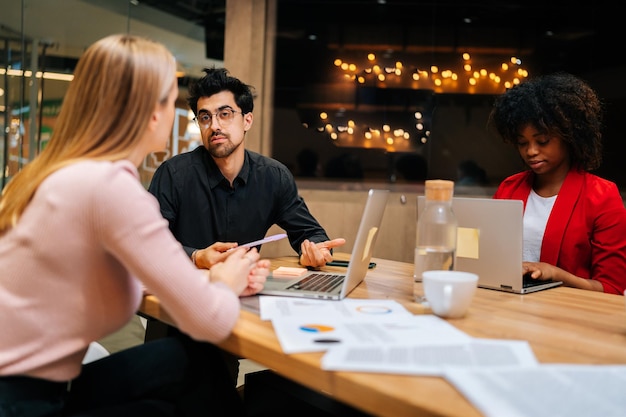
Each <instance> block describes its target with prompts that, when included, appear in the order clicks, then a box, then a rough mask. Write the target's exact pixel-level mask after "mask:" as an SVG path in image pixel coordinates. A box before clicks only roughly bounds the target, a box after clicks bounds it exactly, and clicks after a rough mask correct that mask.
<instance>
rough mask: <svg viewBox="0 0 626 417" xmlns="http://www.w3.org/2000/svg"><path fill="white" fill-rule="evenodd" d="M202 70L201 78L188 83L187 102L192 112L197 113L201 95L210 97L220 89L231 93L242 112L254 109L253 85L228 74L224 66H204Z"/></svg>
mask: <svg viewBox="0 0 626 417" xmlns="http://www.w3.org/2000/svg"><path fill="white" fill-rule="evenodd" d="M204 72H205V75H204V76H203V77H202V78H200V79H199V80H198V81H196V82H194V83H191V84H190V85H189V96H188V97H187V103H188V104H189V107H190V108H191V111H193V114H195V115H196V116H197V115H198V113H197V111H198V100H199V99H200V98H201V97H210V96H212V95H213V94H217V93H219V92H222V91H230V92H232V93H233V95H234V96H235V103H237V106H239V108H240V109H241V111H242V113H243V114H246V113H250V112H251V111H252V110H253V109H254V94H253V90H254V87H252V86H250V85H247V84H245V83H243V82H242V81H241V80H239V79H238V78H235V77H233V76H231V75H229V73H228V70H227V69H226V68H215V67H213V68H205V69H204Z"/></svg>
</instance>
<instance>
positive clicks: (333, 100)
mask: <svg viewBox="0 0 626 417" xmlns="http://www.w3.org/2000/svg"><path fill="white" fill-rule="evenodd" d="M431 58H432V59H433V60H436V62H438V63H439V64H438V65H424V66H418V65H414V64H405V63H404V62H402V60H391V59H390V57H384V58H383V60H381V61H379V60H378V59H377V56H376V55H375V54H373V53H369V54H367V56H366V59H361V62H359V60H357V59H355V60H353V61H349V60H347V59H341V58H336V59H335V60H334V66H335V67H336V68H337V69H338V70H339V72H338V76H334V77H331V78H333V79H334V83H333V84H332V86H331V87H330V88H329V89H321V88H319V86H315V87H314V88H312V89H309V91H308V97H307V99H306V100H304V103H301V105H300V106H299V111H300V115H301V119H302V120H303V125H304V126H305V127H308V128H313V129H316V130H317V131H318V132H320V133H324V134H326V135H328V137H330V138H331V139H332V140H333V141H334V142H335V144H337V145H338V146H343V147H360V148H383V149H385V150H386V151H387V152H413V151H415V150H416V149H418V148H419V147H420V146H421V145H424V144H426V143H427V142H428V141H429V139H430V135H431V124H432V116H433V111H434V107H435V97H436V95H437V94H494V95H495V94H500V93H502V92H504V91H506V89H508V88H511V87H512V86H513V85H515V84H519V83H520V82H521V81H522V80H523V79H524V78H526V77H528V71H527V70H526V69H524V68H523V67H522V61H521V59H520V58H518V57H510V58H507V59H506V60H504V61H503V60H502V59H501V58H500V59H499V60H495V59H493V57H490V56H485V57H481V59H482V60H474V59H473V58H472V56H471V55H470V54H469V53H467V52H466V53H463V54H461V56H460V59H459V57H458V56H457V57H455V58H453V59H452V61H451V62H449V63H446V59H447V60H448V61H450V59H451V58H450V54H447V55H445V56H443V54H442V55H441V56H432V57H431ZM329 98H330V100H329Z"/></svg>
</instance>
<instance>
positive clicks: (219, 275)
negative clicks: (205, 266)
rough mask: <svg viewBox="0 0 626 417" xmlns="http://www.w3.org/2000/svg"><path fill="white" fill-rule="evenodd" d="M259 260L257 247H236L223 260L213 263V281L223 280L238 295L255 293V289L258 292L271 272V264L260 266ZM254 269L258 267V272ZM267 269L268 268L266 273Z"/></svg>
mask: <svg viewBox="0 0 626 417" xmlns="http://www.w3.org/2000/svg"><path fill="white" fill-rule="evenodd" d="M258 262H259V252H258V251H257V250H256V248H253V249H251V250H248V249H246V248H237V249H234V250H232V251H230V252H228V254H227V256H226V259H225V260H224V261H223V262H219V263H216V264H215V265H213V267H212V268H211V273H210V279H211V282H222V283H224V284H226V285H228V286H229V287H230V288H231V289H232V290H233V291H234V292H235V293H236V294H237V295H250V294H253V293H255V292H254V291H256V292H258V291H260V288H263V284H264V283H265V279H266V277H267V275H268V274H269V265H267V264H265V263H263V264H261V267H260V268H258ZM261 262H264V261H261ZM267 262H269V261H267ZM254 269H258V272H253V270H254ZM265 269H267V271H266V273H265ZM264 273H265V275H263V274H264ZM259 286H260V288H259Z"/></svg>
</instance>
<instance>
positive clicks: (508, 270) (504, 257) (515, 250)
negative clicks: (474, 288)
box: [417, 196, 562, 294]
mask: <svg viewBox="0 0 626 417" xmlns="http://www.w3.org/2000/svg"><path fill="white" fill-rule="evenodd" d="M425 201H426V200H425V197H424V196H418V197H417V213H418V216H419V213H420V212H421V211H422V210H423V208H424V205H425ZM452 210H453V211H454V214H455V216H456V218H457V220H458V223H459V227H458V233H457V254H456V265H455V268H454V269H456V270H457V271H467V272H473V273H475V274H477V275H478V286H479V287H481V288H489V289H493V290H499V291H507V292H513V293H516V294H527V293H530V292H535V291H540V290H545V289H548V288H552V287H556V286H559V285H561V284H562V282H560V281H540V280H534V279H530V278H524V276H523V274H522V247H523V229H524V227H523V212H524V203H523V202H522V201H521V200H500V199H492V198H472V197H454V198H453V199H452Z"/></svg>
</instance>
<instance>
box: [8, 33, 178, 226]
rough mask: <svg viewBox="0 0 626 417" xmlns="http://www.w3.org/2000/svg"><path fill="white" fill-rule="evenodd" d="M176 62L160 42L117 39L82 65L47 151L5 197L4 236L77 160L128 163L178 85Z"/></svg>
mask: <svg viewBox="0 0 626 417" xmlns="http://www.w3.org/2000/svg"><path fill="white" fill-rule="evenodd" d="M175 73H176V61H175V59H174V57H173V56H172V54H171V53H170V52H169V51H168V50H167V49H166V48H165V47H164V46H163V45H162V44H160V43H157V42H154V41H151V40H149V39H146V38H142V37H138V36H132V35H122V34H118V35H111V36H107V37H105V38H103V39H101V40H99V41H97V42H96V43H94V44H93V45H91V46H90V47H89V48H88V49H87V50H86V51H85V53H84V54H83V56H82V57H81V58H80V60H79V61H78V64H77V66H76V71H75V73H74V79H73V80H72V82H71V83H70V86H69V88H68V90H67V93H66V95H65V98H64V100H63V105H62V107H61V111H60V113H59V116H58V119H57V121H56V124H55V127H54V130H53V132H52V137H51V138H50V142H49V143H48V145H47V146H46V148H45V149H44V150H43V151H42V152H41V153H40V154H39V155H38V156H37V157H36V158H35V159H34V160H33V161H32V162H30V163H29V164H27V165H26V166H25V167H24V168H23V169H22V170H21V171H20V172H18V173H17V174H16V175H15V176H14V177H13V178H12V180H11V181H9V183H8V184H7V186H6V187H5V188H4V190H3V192H2V196H1V197H0V234H3V233H5V232H6V231H7V230H9V229H11V228H12V227H14V226H15V225H16V224H17V221H18V220H19V218H20V216H21V215H22V213H23V212H24V210H25V208H26V206H27V205H28V203H29V202H30V201H31V199H32V198H33V195H34V194H35V192H36V191H37V188H38V187H39V185H40V184H41V182H42V181H43V180H44V179H45V178H46V177H47V176H48V175H50V174H51V173H53V172H55V171H56V170H58V169H60V168H62V167H64V166H67V165H69V164H72V163H74V162H77V161H81V160H85V159H91V160H109V161H115V160H120V159H125V158H127V157H128V156H129V154H130V152H131V151H132V150H133V148H134V147H135V146H136V145H137V141H138V140H139V138H141V136H142V134H143V132H144V130H145V129H146V127H147V125H148V122H149V120H150V117H151V115H152V113H153V111H154V109H155V106H156V105H157V104H158V103H164V102H165V101H166V100H167V98H168V95H169V94H170V92H171V89H172V88H173V87H174V85H173V83H174V82H175V81H174V80H175Z"/></svg>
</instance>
